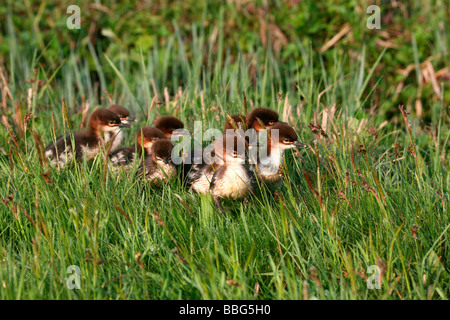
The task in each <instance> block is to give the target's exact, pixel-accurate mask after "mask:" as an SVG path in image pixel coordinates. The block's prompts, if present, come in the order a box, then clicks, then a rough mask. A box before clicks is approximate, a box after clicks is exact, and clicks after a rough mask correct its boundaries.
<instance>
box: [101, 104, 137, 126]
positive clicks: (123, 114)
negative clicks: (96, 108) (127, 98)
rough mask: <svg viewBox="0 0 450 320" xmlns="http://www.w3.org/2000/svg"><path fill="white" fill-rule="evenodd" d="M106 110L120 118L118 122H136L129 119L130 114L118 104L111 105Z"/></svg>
mask: <svg viewBox="0 0 450 320" xmlns="http://www.w3.org/2000/svg"><path fill="white" fill-rule="evenodd" d="M106 109H107V110H109V111H112V112H114V113H115V114H117V115H118V116H119V118H120V121H122V122H123V123H129V122H132V121H136V119H134V118H132V117H130V112H129V111H128V110H127V109H125V108H124V107H122V106H120V105H118V104H112V105H110V106H109V107H108V108H106Z"/></svg>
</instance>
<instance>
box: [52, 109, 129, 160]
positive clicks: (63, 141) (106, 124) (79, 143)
mask: <svg viewBox="0 0 450 320" xmlns="http://www.w3.org/2000/svg"><path fill="white" fill-rule="evenodd" d="M124 127H130V125H129V124H126V123H122V122H121V121H120V118H119V116H118V115H117V114H115V113H114V112H112V111H109V110H106V109H97V110H95V111H94V112H93V113H92V114H91V116H90V118H89V128H88V129H87V130H80V131H75V132H70V133H68V134H66V135H65V136H60V137H58V138H57V139H56V141H55V142H54V143H51V144H50V145H49V146H47V148H46V149H45V156H46V157H47V158H48V159H49V161H50V163H51V164H53V165H54V166H56V167H57V168H58V169H61V168H63V167H65V166H66V165H68V164H70V163H71V162H72V160H73V159H74V158H76V159H77V160H81V159H83V158H84V157H85V158H86V160H88V161H89V160H92V159H94V158H95V156H96V155H97V154H98V153H99V152H100V150H101V147H102V146H103V145H105V139H104V136H105V135H106V133H108V134H111V135H114V134H117V132H119V131H120V129H121V128H124ZM72 139H73V144H72Z"/></svg>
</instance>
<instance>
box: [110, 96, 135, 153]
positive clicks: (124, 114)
mask: <svg viewBox="0 0 450 320" xmlns="http://www.w3.org/2000/svg"><path fill="white" fill-rule="evenodd" d="M106 109H107V110H109V111H112V112H114V113H115V114H117V115H118V116H119V118H120V121H121V122H122V123H125V124H128V123H130V122H135V121H136V119H135V118H132V117H130V112H129V111H128V110H127V109H125V108H124V107H122V106H120V105H118V104H113V105H110V106H109V107H108V108H106ZM113 137H114V141H113V144H112V146H111V152H113V151H115V150H117V149H118V148H119V147H120V145H121V144H122V141H123V131H122V130H119V131H117V132H108V133H105V142H107V141H109V140H111V139H112V138H113Z"/></svg>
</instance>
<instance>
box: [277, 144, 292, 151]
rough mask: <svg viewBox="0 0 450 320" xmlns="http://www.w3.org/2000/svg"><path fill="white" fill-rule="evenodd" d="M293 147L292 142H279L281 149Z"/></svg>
mask: <svg viewBox="0 0 450 320" xmlns="http://www.w3.org/2000/svg"><path fill="white" fill-rule="evenodd" d="M294 147H295V145H294V144H293V143H292V144H284V143H282V144H280V149H282V150H288V149H292V148H294Z"/></svg>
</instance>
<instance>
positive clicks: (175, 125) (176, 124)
mask: <svg viewBox="0 0 450 320" xmlns="http://www.w3.org/2000/svg"><path fill="white" fill-rule="evenodd" d="M154 125H155V128H158V129H159V130H161V131H162V132H164V135H165V136H166V138H168V139H170V138H171V137H172V134H173V133H177V132H181V131H182V130H181V129H183V128H184V124H183V122H182V121H181V120H179V119H178V118H177V117H174V116H163V117H159V118H157V119H156V120H155V121H154Z"/></svg>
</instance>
